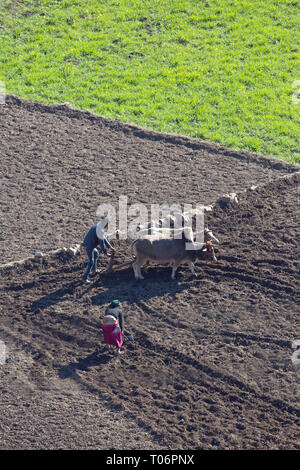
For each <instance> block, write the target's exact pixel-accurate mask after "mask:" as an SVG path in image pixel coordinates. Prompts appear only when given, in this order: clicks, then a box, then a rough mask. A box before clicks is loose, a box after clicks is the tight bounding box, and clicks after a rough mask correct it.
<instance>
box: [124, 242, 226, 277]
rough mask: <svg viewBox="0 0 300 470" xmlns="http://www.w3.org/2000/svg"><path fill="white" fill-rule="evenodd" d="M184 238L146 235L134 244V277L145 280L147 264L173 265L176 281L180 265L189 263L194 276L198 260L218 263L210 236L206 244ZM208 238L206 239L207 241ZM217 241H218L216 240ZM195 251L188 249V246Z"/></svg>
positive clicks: (173, 275) (172, 275) (173, 274)
mask: <svg viewBox="0 0 300 470" xmlns="http://www.w3.org/2000/svg"><path fill="white" fill-rule="evenodd" d="M182 235H183V236H182V238H180V239H177V238H170V237H169V236H165V237H163V236H162V234H152V235H146V236H144V237H141V238H139V239H137V240H135V241H134V242H133V244H132V248H133V253H134V255H135V258H136V259H135V261H134V263H133V264H132V267H133V271H134V276H135V278H136V279H137V280H138V279H144V277H143V276H142V273H141V268H142V266H143V265H145V264H146V263H147V262H152V263H153V262H155V263H157V264H171V266H172V274H171V278H172V279H175V273H176V270H177V268H178V266H179V265H181V264H184V263H188V265H189V267H190V269H191V271H192V274H193V275H196V273H195V266H194V262H195V260H196V259H211V260H213V261H217V258H216V256H215V252H214V247H213V243H212V241H209V240H208V234H207V235H206V237H204V244H203V245H202V246H201V247H199V244H196V243H194V242H193V241H191V240H190V239H188V238H186V237H185V235H184V234H182ZM205 238H206V239H205ZM215 240H217V239H215ZM187 243H189V247H190V246H192V247H193V248H194V249H187V247H186V244H187Z"/></svg>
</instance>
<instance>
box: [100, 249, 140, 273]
mask: <svg viewBox="0 0 300 470" xmlns="http://www.w3.org/2000/svg"><path fill="white" fill-rule="evenodd" d="M133 262H134V259H131V260H130V261H125V262H124V263H116V260H115V253H114V252H113V253H112V255H111V257H110V262H109V265H108V268H107V269H106V271H105V272H106V273H112V272H113V271H116V270H119V269H122V268H127V267H128V266H130V265H132V263H133Z"/></svg>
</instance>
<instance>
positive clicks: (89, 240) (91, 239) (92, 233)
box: [82, 224, 112, 254]
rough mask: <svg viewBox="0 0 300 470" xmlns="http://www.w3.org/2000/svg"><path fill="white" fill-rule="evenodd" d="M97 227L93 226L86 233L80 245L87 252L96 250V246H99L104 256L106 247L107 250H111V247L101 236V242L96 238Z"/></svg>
mask: <svg viewBox="0 0 300 470" xmlns="http://www.w3.org/2000/svg"><path fill="white" fill-rule="evenodd" d="M97 225H98V224H96V225H93V227H92V228H91V229H90V230H89V231H88V233H87V234H86V236H85V237H84V240H83V243H82V244H83V245H84V246H85V247H86V249H87V250H89V251H90V250H93V249H94V248H96V247H97V245H98V244H99V245H100V246H101V248H102V251H103V253H105V254H106V253H107V250H106V247H107V248H112V246H111V244H110V243H109V241H108V240H107V239H106V237H105V236H103V240H101V239H99V238H98V237H97V233H96V229H97Z"/></svg>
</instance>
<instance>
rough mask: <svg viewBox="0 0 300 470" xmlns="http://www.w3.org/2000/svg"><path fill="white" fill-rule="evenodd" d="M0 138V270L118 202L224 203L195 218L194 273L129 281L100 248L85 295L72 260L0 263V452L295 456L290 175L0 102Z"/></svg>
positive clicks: (86, 117) (293, 183) (72, 235)
mask: <svg viewBox="0 0 300 470" xmlns="http://www.w3.org/2000/svg"><path fill="white" fill-rule="evenodd" d="M0 132H1V144H2V145H1V146H0V156H1V165H2V166H3V168H2V172H3V173H2V174H3V175H4V178H3V184H2V191H1V211H2V227H1V229H2V232H1V240H0V242H1V254H2V264H3V263H5V262H7V261H12V260H19V259H21V258H24V257H26V256H28V255H31V254H32V253H33V252H34V251H36V250H37V249H39V250H42V251H43V250H44V251H47V250H50V249H53V248H57V247H59V246H63V245H65V246H68V245H70V244H73V243H74V242H81V240H82V237H83V236H84V234H85V232H86V230H87V229H88V228H89V226H90V225H91V224H93V223H95V222H96V221H97V220H96V218H95V211H96V207H97V205H98V204H100V203H102V202H111V203H114V204H116V203H117V200H118V197H119V195H120V194H122V195H128V202H129V204H131V203H135V202H145V203H147V204H150V203H154V202H157V203H162V202H168V203H172V202H178V203H192V204H197V203H205V204H208V203H212V202H214V201H215V200H216V198H217V197H218V196H219V195H221V194H224V193H227V192H229V191H235V192H239V194H238V199H239V203H238V204H234V203H232V204H229V205H228V206H225V207H220V206H219V205H216V206H215V207H214V210H213V211H212V212H208V213H207V215H206V223H207V224H208V225H209V226H210V227H211V228H212V229H213V231H214V233H215V234H216V236H217V237H218V238H219V239H220V242H221V243H220V246H219V247H218V249H217V252H216V255H217V258H218V262H217V263H212V262H198V263H197V264H196V267H197V277H193V276H192V275H191V272H190V270H189V269H188V267H187V266H186V267H185V266H183V267H182V268H180V269H178V271H177V276H176V280H174V281H172V280H171V278H170V274H171V272H170V268H169V267H155V266H151V267H148V268H147V269H145V270H144V275H145V280H143V281H138V282H136V281H135V280H134V275H133V271H132V268H128V269H123V270H122V271H118V272H116V273H112V274H107V273H105V272H104V270H105V268H106V267H107V264H108V259H107V258H105V257H104V255H101V257H100V260H99V266H100V267H101V268H102V272H101V273H100V275H96V276H94V277H93V278H92V281H93V282H92V283H91V284H90V285H88V286H86V285H83V284H82V283H81V279H82V274H83V271H84V268H85V264H86V255H85V253H84V252H82V253H81V254H80V255H77V256H75V257H72V256H71V255H70V254H69V253H65V254H59V255H57V256H54V257H49V258H45V259H42V260H41V261H36V262H35V261H27V262H26V263H25V264H23V265H14V266H12V267H6V268H3V267H2V268H0V315H1V316H0V318H1V323H0V341H1V343H0V347H1V348H2V356H1V355H0V413H1V420H0V449H106V450H107V449H126V450H129V449H157V450H159V449H294V450H295V449H299V448H300V439H299V437H300V435H299V429H300V428H299V411H300V408H299V377H300V366H297V365H295V364H294V363H293V361H292V354H293V353H294V352H295V351H294V350H293V349H292V342H293V341H294V340H297V339H300V328H299V304H300V302H299V301H300V299H299V237H300V225H299V216H300V206H299V195H300V194H299V193H300V185H299V182H300V178H299V173H297V172H296V170H297V169H298V167H295V166H289V165H287V164H285V163H284V162H281V161H274V160H272V159H268V158H263V157H258V156H255V155H251V154H247V153H243V152H237V151H233V150H229V149H226V148H224V147H219V146H216V145H213V144H208V143H204V142H201V141H197V140H192V139H187V138H184V137H180V136H170V135H166V134H158V133H155V132H151V131H145V130H143V129H140V128H138V127H136V126H130V125H126V124H122V123H119V122H115V121H113V120H109V119H104V118H101V117H97V116H94V115H92V114H90V113H88V112H86V113H82V112H79V111H75V110H73V109H71V108H70V107H68V106H45V105H39V104H36V103H30V102H27V101H24V100H20V99H18V98H16V97H13V96H10V97H8V98H7V105H6V106H5V107H0ZM253 184H254V185H258V187H257V188H256V189H254V190H250V189H249V190H247V191H244V189H245V188H250V186H251V185H253ZM114 243H115V246H116V248H117V251H118V254H117V258H118V259H123V257H124V256H125V254H126V253H128V252H129V247H130V242H129V241H127V240H122V241H115V242H114ZM115 298H118V299H119V300H120V301H121V302H122V308H123V312H124V314H125V322H126V323H125V330H126V331H127V332H128V333H130V334H133V335H134V340H133V341H129V340H125V343H124V347H123V351H122V354H121V355H120V356H118V355H116V354H115V352H108V351H107V349H106V347H105V345H104V343H103V339H102V333H101V327H100V319H101V315H102V314H103V313H104V310H105V308H106V306H107V305H108V303H109V302H110V301H111V300H112V299H115ZM3 352H5V354H3ZM0 353H1V350H0Z"/></svg>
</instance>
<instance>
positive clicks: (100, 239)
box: [82, 217, 115, 284]
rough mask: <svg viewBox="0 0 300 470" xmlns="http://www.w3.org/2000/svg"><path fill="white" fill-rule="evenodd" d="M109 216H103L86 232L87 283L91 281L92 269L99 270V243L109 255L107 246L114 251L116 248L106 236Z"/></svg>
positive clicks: (94, 271)
mask: <svg viewBox="0 0 300 470" xmlns="http://www.w3.org/2000/svg"><path fill="white" fill-rule="evenodd" d="M108 222H109V220H108V218H107V217H102V219H101V220H100V222H99V223H98V224H96V225H94V226H93V227H92V228H91V229H90V230H89V231H88V233H87V234H86V236H85V238H84V240H83V243H82V245H83V246H85V248H86V253H87V255H88V263H87V265H86V269H85V273H84V276H83V280H82V281H83V282H84V283H85V284H89V283H90V282H91V281H90V280H89V274H90V271H91V270H92V272H93V273H96V272H97V261H98V258H99V251H98V250H97V248H96V247H97V245H100V247H101V249H102V251H103V253H104V254H105V255H107V256H110V254H108V253H107V250H106V248H111V250H112V251H113V252H114V251H115V250H114V248H113V247H112V246H111V244H110V243H109V241H108V240H107V238H106V237H105V233H104V229H105V227H107V225H108Z"/></svg>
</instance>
